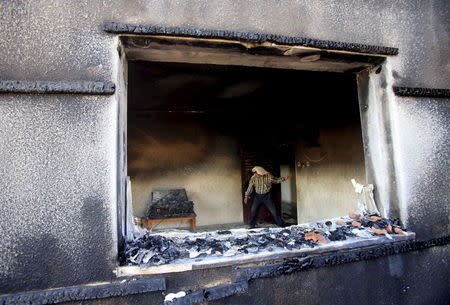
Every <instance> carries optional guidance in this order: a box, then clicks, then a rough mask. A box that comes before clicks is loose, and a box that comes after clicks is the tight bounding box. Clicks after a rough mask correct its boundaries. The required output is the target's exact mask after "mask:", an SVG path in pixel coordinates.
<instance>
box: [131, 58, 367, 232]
mask: <svg viewBox="0 0 450 305" xmlns="http://www.w3.org/2000/svg"><path fill="white" fill-rule="evenodd" d="M128 73H129V82H128V84H129V92H128V173H129V176H130V177H131V185H132V194H133V207H134V213H135V215H136V216H137V217H141V218H145V217H146V216H148V215H146V213H147V212H148V208H149V205H151V203H152V192H154V191H155V190H167V189H185V190H186V194H187V196H188V198H189V200H191V201H192V202H193V203H194V210H195V213H196V214H197V226H198V229H199V230H213V229H225V228H235V227H242V226H243V225H245V224H247V223H248V220H249V217H250V206H251V203H248V204H246V205H245V204H243V194H244V192H245V190H246V188H247V185H248V182H249V179H250V177H251V175H252V172H251V169H252V168H253V167H254V166H257V165H258V166H263V167H264V168H265V169H267V170H268V171H269V172H271V173H272V174H273V175H274V176H276V177H280V176H287V175H289V174H292V175H293V178H292V179H290V180H288V181H285V182H283V183H281V184H277V185H274V186H273V188H272V191H271V193H272V198H273V201H274V202H275V205H276V208H277V211H278V213H281V214H282V216H283V219H284V220H285V221H286V222H288V223H289V224H297V223H303V222H310V221H315V220H320V219H325V218H330V217H337V216H340V215H345V214H346V213H348V211H351V210H354V209H355V207H356V201H355V199H354V195H353V193H352V188H353V187H352V185H351V183H350V179H352V178H355V179H357V180H358V181H362V182H363V181H364V179H365V173H364V153H363V145H362V137H361V130H360V126H361V125H360V121H359V108H358V101H357V90H356V80H355V76H354V74H350V73H349V74H343V73H326V72H305V71H297V70H286V69H273V68H255V67H245V66H225V65H210V64H208V65H201V64H184V63H158V62H148V61H130V62H129V65H128ZM258 218H259V220H260V223H259V226H271V225H274V224H273V219H272V216H271V215H270V213H269V212H268V211H267V209H266V208H265V207H264V206H263V207H262V208H261V209H260V211H259V217H258ZM187 227H189V223H188V222H187V221H179V222H161V223H157V224H154V226H153V229H154V230H158V229H164V228H187Z"/></svg>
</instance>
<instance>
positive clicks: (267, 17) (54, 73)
mask: <svg viewBox="0 0 450 305" xmlns="http://www.w3.org/2000/svg"><path fill="white" fill-rule="evenodd" d="M449 10H450V2H448V1H439V0H434V1H419V0H417V1H388V0H382V1H379V0H370V1H356V0H346V1H326V2H324V1H314V2H302V1H290V2H283V1H275V0H266V1H242V2H240V1H232V0H228V1H223V0H221V1H219V0H217V1H200V0H188V1H183V2H172V1H169V0H154V1H150V0H149V1H144V0H140V1H135V2H130V1H125V0H117V1H113V0H110V1H108V0H103V1H87V0H84V1H60V0H28V1H22V0H11V1H0V45H1V47H2V55H1V56H0V77H1V79H4V80H8V79H9V80H52V81H78V80H83V81H113V82H116V83H117V79H118V70H119V69H118V64H117V63H119V62H120V61H119V58H118V56H119V55H118V52H117V44H118V38H117V37H116V36H115V35H112V34H107V33H105V32H103V31H102V30H101V24H102V23H103V22H105V21H116V22H122V23H143V24H155V25H162V26H190V27H199V28H209V29H224V30H239V31H257V32H268V33H273V34H282V35H291V36H303V37H311V38H318V39H325V40H335V41H345V42H355V43H364V44H372V45H385V46H393V47H398V48H399V50H400V51H399V55H398V56H395V57H391V58H389V59H388V60H387V62H386V63H385V65H384V66H383V67H384V68H383V72H382V74H383V75H384V76H383V77H384V78H383V81H380V83H379V84H380V86H381V87H383V88H385V89H386V92H387V95H386V96H383V97H382V99H380V103H387V104H386V107H388V109H389V110H390V112H389V118H390V122H391V124H390V125H389V130H388V131H389V132H390V136H389V137H387V138H386V139H385V140H387V141H388V142H389V145H390V146H391V147H392V149H393V151H394V152H395V153H394V156H393V160H391V162H392V164H393V168H394V178H395V179H393V180H392V181H393V184H392V185H391V189H392V190H393V192H395V198H397V199H396V200H394V201H398V202H393V203H392V204H394V205H396V206H397V207H398V208H397V210H398V213H399V214H400V216H402V218H403V221H405V222H406V223H407V224H408V226H409V228H410V229H411V230H412V231H416V232H417V233H418V237H419V238H431V237H434V236H441V235H446V234H448V233H449V227H448V202H449V197H450V195H449V189H448V174H447V172H448V162H449V161H448V160H449V158H448V156H449V152H450V147H449V145H448V141H447V142H444V141H445V139H448V100H446V99H430V98H403V97H396V96H394V95H393V93H392V90H391V86H392V85H398V86H411V87H430V88H447V87H448V84H449V83H450V82H449V81H450V76H449V73H448V70H449V57H448V54H449V46H450V44H449V39H450V37H449V35H448V30H449V20H448V13H447V12H448V11H449ZM117 99H118V97H117V94H116V95H115V96H96V97H90V96H81V95H80V96H73V95H1V96H0V117H1V118H2V119H1V120H0V152H1V153H0V179H1V180H0V181H1V184H2V185H3V186H6V187H4V190H3V192H1V193H0V228H1V230H0V239H1V240H2V245H3V247H2V252H1V253H0V266H1V268H0V293H10V292H14V291H24V290H30V289H43V288H49V287H60V286H66V285H76V284H80V283H88V282H92V281H103V280H109V279H111V277H112V276H113V274H112V271H113V268H114V266H115V259H116V254H117V242H116V236H117V232H116V231H117V230H116V225H117V219H116V216H115V215H116V205H117V196H116V188H117V168H116V164H117V163H118V160H117V144H118V143H117V132H118V130H117V129H118V128H117V118H118V113H117V108H118V105H117ZM373 102H374V101H372V103H373ZM372 106H373V104H369V107H372ZM369 111H370V109H369ZM374 142H376V141H374ZM374 142H370V143H369V142H368V139H367V138H366V139H365V142H364V144H365V146H367V145H372V144H373V143H374ZM373 151H375V148H374V147H372V152H373ZM377 166H378V164H372V165H371V168H372V169H374V170H375V171H376V168H377ZM376 174H377V173H376V172H375V175H376ZM390 174H392V173H390ZM371 175H372V174H371V173H368V176H369V177H371ZM378 175H384V173H381V174H380V173H378ZM376 178H377V179H375V180H378V181H382V180H383V178H384V176H378V177H376ZM367 182H369V183H370V182H372V181H370V179H369V181H367ZM394 214H395V213H394ZM427 253H428V254H427V257H428V260H427V261H426V262H423V263H424V264H425V263H428V262H430V261H431V262H436V261H441V259H442V256H441V255H440V254H439V253H434V252H433V251H432V250H430V251H429V252H427ZM418 255H419V254H418ZM412 261H413V262H412V263H411V264H412V265H411V269H410V270H411V272H415V271H417V272H422V271H424V270H422V269H417V268H416V266H417V265H414V264H417V263H416V262H414V260H412ZM380 262H381V263H382V262H383V261H380ZM358 264H359V265H358V266H359V267H354V268H352V267H351V265H349V266H346V267H345V268H350V269H352V270H359V271H355V272H356V273H357V275H356V276H355V277H354V278H358V279H360V278H361V277H364V276H365V275H366V274H368V273H367V271H366V270H365V269H364V271H361V270H362V269H359V268H363V267H365V265H364V263H358ZM361 266H362V267H361ZM49 270H50V271H49ZM329 270H333V269H329ZM371 270H372V271H370V272H369V274H371V276H372V274H377V275H376V276H374V277H375V278H376V279H378V281H384V280H385V278H383V277H382V276H386V277H387V278H389V279H391V280H392V281H393V280H394V279H395V274H392V273H386V272H383V271H379V270H380V269H377V268H375V267H374V268H373V269H371ZM405 270H407V267H405ZM447 270H448V266H447ZM342 271H343V272H342V273H343V274H344V273H349V272H351V271H348V270H342ZM327 272H330V273H332V274H323V276H325V277H326V278H327V281H328V282H329V283H330V286H327V287H323V288H324V289H325V288H326V289H329V290H325V291H331V292H330V293H329V295H330V296H331V298H330V299H332V296H333V293H337V291H338V290H336V289H337V288H336V289H334V288H333V285H332V283H342V278H340V276H339V274H340V273H338V272H339V271H327ZM310 273H311V274H312V273H314V271H311V272H310ZM318 276H319V274H318V273H317V274H312V275H310V277H318ZM411 276H414V275H411ZM446 276H447V278H448V274H446ZM294 277H295V279H294ZM294 280H295V281H296V282H297V283H299V284H298V285H299V286H297V287H298V290H300V289H308V286H301V285H300V284H301V283H305V285H306V284H308V283H313V282H311V281H309V280H306V281H303V280H302V279H301V278H298V277H296V276H295V275H293V276H292V278H290V279H289V282H291V281H294ZM427 280H428V281H430V282H429V283H431V282H434V281H439V279H434V278H432V277H427ZM283 281H285V280H280V282H277V283H275V287H281V285H284V283H285V282H283ZM363 281H364V280H362V282H363ZM314 283H320V281H316V282H314ZM353 283H354V284H355V285H358V283H356V282H353ZM258 285H259V284H258ZM270 285H272V283H271V284H270ZM425 286H426V287H425ZM425 286H423V287H424V289H423V291H427V289H425V288H427V287H428V288H429V289H430V290H435V291H437V290H439V289H440V288H439V287H441V286H439V285H438V286H436V285H435V286H433V285H431V284H430V285H428V286H427V285H425ZM265 287H266V286H264V285H263V284H261V286H260V287H259V288H260V289H259V290H258V291H260V290H263V289H265ZM358 287H361V286H358ZM371 287H373V285H371ZM421 287H422V286H421ZM363 288H364V289H369V288H368V287H366V286H365V287H361V289H363ZM404 289H406V288H404ZM319 291H320V295H321V296H323V297H326V295H327V294H326V293H324V292H323V291H322V290H319ZM333 291H334V292H333ZM392 293H397V294H399V295H401V294H402V293H403V292H402V290H395V291H392ZM440 293H441V294H442V292H440ZM441 294H439V292H438V293H437V295H438V297H440V296H441ZM263 295H265V294H263ZM263 295H261V296H263ZM359 295H361V296H364V294H359ZM274 296H276V294H275V295H274ZM368 296H370V295H368ZM447 297H448V295H447ZM249 298H250V297H249ZM250 299H251V298H250ZM248 300H249V299H246V300H245V301H244V302H240V301H241V300H239V301H238V302H237V303H248V302H249V301H248ZM253 300H254V299H253ZM260 300H262V301H261V302H262V303H264V302H269V300H270V299H264V300H263V299H260ZM311 300H312V299H311ZM407 300H409V299H407ZM424 302H425V301H424ZM237 303H236V304H237ZM269 303H270V302H269ZM305 303H308V302H306V301H305ZM310 303H312V301H310ZM385 303H386V304H389V303H395V302H385ZM416 303H423V302H420V300H418V301H417V302H416ZM274 304H276V303H274ZM280 304H281V303H280ZM286 304H287V303H286Z"/></svg>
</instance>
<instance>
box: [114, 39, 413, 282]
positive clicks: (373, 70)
mask: <svg viewBox="0 0 450 305" xmlns="http://www.w3.org/2000/svg"><path fill="white" fill-rule="evenodd" d="M119 38H120V39H119V45H118V52H119V58H120V67H119V74H120V73H121V74H122V75H119V77H118V80H119V81H118V90H117V94H118V95H120V97H119V156H120V158H119V159H120V164H119V167H118V173H119V180H118V181H119V185H118V187H119V191H118V199H119V201H118V202H119V206H118V220H119V241H120V242H124V236H125V233H126V218H125V217H126V216H127V215H126V207H125V196H126V193H125V184H126V175H127V165H126V164H127V161H126V160H127V135H126V133H127V127H126V126H127V110H126V108H127V97H126V94H127V93H126V92H127V86H128V83H127V82H128V79H127V77H128V76H127V63H128V61H129V60H134V59H139V60H148V61H150V60H149V59H145V58H142V54H144V53H145V52H146V51H147V52H148V51H150V52H151V51H152V50H153V51H155V50H156V51H155V52H156V53H154V54H156V55H160V54H161V52H163V53H167V54H165V55H164V56H166V58H162V57H160V58H158V59H157V60H156V61H161V62H164V61H172V60H173V59H174V58H170V56H173V54H170V52H168V50H170V49H177V48H179V47H180V46H181V49H182V48H183V47H186V48H188V49H189V48H202V49H204V51H207V52H213V53H214V52H215V53H216V54H217V53H220V52H225V53H226V52H227V49H231V50H232V51H234V52H238V53H239V52H240V53H242V52H249V51H250V52H251V54H250V56H255V57H261V56H263V55H261V54H260V53H258V52H261V48H262V49H263V51H262V54H264V56H270V57H273V58H274V59H275V61H274V63H272V65H270V67H271V68H277V69H296V70H308V71H329V70H327V69H326V65H325V68H324V67H319V68H318V69H317V70H313V69H311V67H313V65H314V62H316V61H320V60H322V59H323V57H324V55H325V56H326V55H327V54H331V55H332V56H331V59H333V60H335V61H336V62H337V63H338V65H339V64H340V69H342V67H343V66H345V64H348V65H349V66H352V68H350V69H344V70H341V71H339V72H345V73H356V74H357V83H358V101H359V104H360V105H359V106H360V116H361V127H362V133H363V142H365V141H366V140H367V134H366V132H367V131H366V128H365V127H366V126H367V124H368V122H367V120H368V119H367V117H366V118H365V117H364V113H365V112H366V111H367V109H368V101H367V99H368V98H369V93H368V91H369V90H370V89H373V88H370V86H369V76H372V75H374V74H380V72H381V71H383V72H384V73H386V72H385V71H384V70H385V69H384V63H385V59H386V58H387V57H388V56H389V55H396V54H389V55H380V54H364V53H359V52H352V51H346V50H331V49H319V48H312V47H305V46H295V45H278V44H275V43H268V42H262V43H258V42H243V41H237V40H228V39H211V38H193V37H177V36H163V35H156V36H155V35H134V34H126V35H120V36H119ZM154 46H157V47H156V48H155V49H152V48H154ZM230 46H231V47H230ZM178 51H179V49H178ZM139 52H141V53H139ZM158 52H159V53H158ZM333 54H334V55H333ZM336 54H338V55H337V57H336ZM135 56H136V57H135ZM333 56H335V57H333ZM340 56H342V57H340ZM286 57H290V58H296V59H297V60H298V61H299V62H301V63H303V64H304V66H305V67H306V68H301V67H298V66H297V67H296V66H295V65H294V66H290V67H286V66H284V67H278V66H277V60H280V59H283V58H286ZM302 59H303V61H302ZM227 60H228V59H227ZM175 62H177V61H175ZM178 62H183V63H189V62H190V61H189V59H186V58H181V59H178ZM361 62H363V64H361ZM191 63H197V64H202V63H201V62H196V61H195V60H194V61H193V62H191ZM209 63H210V64H214V63H211V62H209ZM355 63H356V65H355ZM203 64H205V63H203ZM216 64H223V63H216ZM235 64H236V63H235ZM236 65H238V66H251V65H249V64H248V63H247V64H246V63H245V62H240V63H237V64H236ZM254 66H259V65H258V63H256V65H254ZM261 67H262V66H261ZM382 67H383V68H382ZM330 70H331V72H336V69H334V70H333V68H331V69H330ZM386 88H389V87H386V86H384V87H383V86H381V85H380V86H379V87H378V88H376V89H377V90H388V89H386ZM387 121H388V120H387ZM384 128H385V129H388V127H386V126H384ZM364 149H365V150H366V149H367V148H366V145H365V144H364ZM364 155H365V164H366V179H367V180H369V181H372V180H373V176H374V173H373V171H374V169H373V168H372V166H371V162H370V160H368V159H369V158H370V154H366V151H365V153H364ZM391 166H392V164H387V168H386V169H385V170H389V169H390V167H391ZM388 188H389V190H388V191H389V193H390V195H391V196H393V197H396V194H395V190H394V189H393V187H392V185H391V186H390V187H388ZM393 199H394V198H391V200H390V201H394V200H393ZM381 210H382V211H383V212H384V213H385V214H386V212H387V213H390V215H393V216H398V213H397V211H396V208H395V207H394V208H392V207H391V210H389V209H386V208H383V209H381ZM383 212H382V213H383ZM411 238H412V239H413V238H414V236H413V235H408V236H407V238H406V239H411ZM395 241H399V240H395ZM386 242H388V243H391V242H393V241H389V240H384V241H382V242H381V243H386ZM375 244H376V243H375ZM366 246H368V245H366ZM356 247H364V245H360V246H356ZM121 249H122V245H119V251H120V250H121ZM345 249H346V248H343V249H336V250H335V251H340V250H345ZM347 250H348V248H347ZM327 253H328V254H329V253H330V252H329V251H328V252H327ZM297 255H298V254H297ZM251 256H252V255H249V257H251ZM294 256H295V255H294ZM287 257H289V256H287ZM290 257H292V256H290ZM285 258H286V257H280V258H279V259H285ZM273 259H274V258H272V259H270V258H269V259H268V260H273ZM261 260H267V259H264V258H262V259H261ZM247 263H251V260H250V261H249V262H247ZM233 264H239V261H238V260H236V262H233V261H230V263H229V264H227V265H233ZM165 266H167V267H168V268H167V270H166V271H163V272H161V273H171V272H179V271H187V270H176V269H173V268H172V269H171V268H170V264H168V265H165ZM219 266H220V265H217V266H204V268H215V267H219ZM127 268H128V270H127ZM189 270H192V269H189ZM133 274H134V275H138V274H146V273H145V271H139V270H136V268H133V267H118V269H117V271H116V275H117V276H119V277H120V276H132V275H133ZM147 274H148V273H147ZM152 274H159V273H152Z"/></svg>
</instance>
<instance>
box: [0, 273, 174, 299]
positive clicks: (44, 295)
mask: <svg viewBox="0 0 450 305" xmlns="http://www.w3.org/2000/svg"><path fill="white" fill-rule="evenodd" d="M165 289H166V281H165V278H146V279H137V280H127V281H121V282H117V283H109V284H101V285H95V286H88V285H85V286H74V287H64V288H58V289H51V290H44V291H35V292H25V293H18V294H13V295H8V296H1V297H0V304H2V305H12V304H34V305H38V304H54V303H61V302H69V301H82V300H93V299H103V298H110V297H119V296H126V295H130V294H140V293H147V292H153V291H163V290H165Z"/></svg>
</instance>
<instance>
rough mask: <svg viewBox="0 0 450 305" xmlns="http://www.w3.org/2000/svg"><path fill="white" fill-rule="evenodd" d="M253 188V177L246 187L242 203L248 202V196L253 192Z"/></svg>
mask: <svg viewBox="0 0 450 305" xmlns="http://www.w3.org/2000/svg"><path fill="white" fill-rule="evenodd" d="M254 187H255V182H254V180H253V177H251V178H250V182H249V183H248V187H247V191H245V198H244V203H247V202H248V198H249V197H250V195H251V194H252V192H253V188H254Z"/></svg>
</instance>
